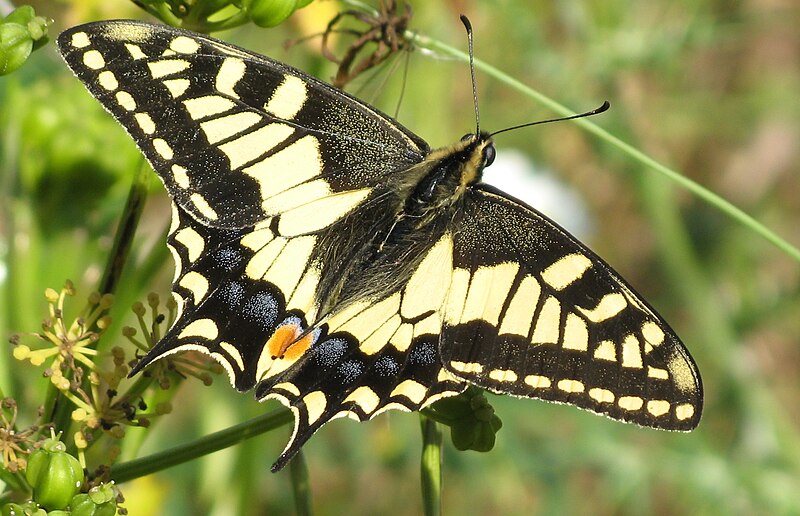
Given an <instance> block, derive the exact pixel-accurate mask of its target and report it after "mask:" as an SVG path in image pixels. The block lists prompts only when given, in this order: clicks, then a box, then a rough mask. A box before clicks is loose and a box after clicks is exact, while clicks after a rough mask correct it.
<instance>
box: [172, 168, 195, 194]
mask: <svg viewBox="0 0 800 516" xmlns="http://www.w3.org/2000/svg"><path fill="white" fill-rule="evenodd" d="M172 179H174V180H175V184H177V185H178V186H180V187H181V188H189V186H191V181H190V180H189V174H188V170H186V168H185V167H182V166H180V165H172Z"/></svg>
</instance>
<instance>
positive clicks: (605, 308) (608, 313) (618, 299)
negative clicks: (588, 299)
mask: <svg viewBox="0 0 800 516" xmlns="http://www.w3.org/2000/svg"><path fill="white" fill-rule="evenodd" d="M626 306H628V301H627V300H626V299H625V296H623V295H622V294H620V293H619V292H613V293H611V294H606V295H605V296H603V297H602V298H601V299H600V301H599V302H598V303H597V306H595V307H594V308H591V309H587V308H581V307H578V310H580V311H581V313H583V315H585V316H586V317H587V318H588V319H589V320H590V321H592V322H595V323H599V322H602V321H605V320H608V319H611V318H612V317H614V316H615V315H617V314H619V313H620V312H621V311H623V310H624V309H625V307H626Z"/></svg>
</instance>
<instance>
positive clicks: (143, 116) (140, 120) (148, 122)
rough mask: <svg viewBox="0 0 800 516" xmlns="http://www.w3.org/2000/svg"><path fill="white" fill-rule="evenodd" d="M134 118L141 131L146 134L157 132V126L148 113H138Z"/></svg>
mask: <svg viewBox="0 0 800 516" xmlns="http://www.w3.org/2000/svg"><path fill="white" fill-rule="evenodd" d="M133 118H135V119H136V123H137V124H139V129H141V130H142V132H143V133H144V134H153V133H154V132H156V124H155V122H153V119H152V118H150V115H148V114H147V113H136V114H135V115H133Z"/></svg>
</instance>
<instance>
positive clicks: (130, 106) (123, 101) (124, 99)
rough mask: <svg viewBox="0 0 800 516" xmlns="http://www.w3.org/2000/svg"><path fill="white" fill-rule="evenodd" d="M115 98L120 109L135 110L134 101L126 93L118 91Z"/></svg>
mask: <svg viewBox="0 0 800 516" xmlns="http://www.w3.org/2000/svg"><path fill="white" fill-rule="evenodd" d="M115 98H116V99H117V104H119V105H120V107H121V108H122V109H124V110H126V111H134V110H135V109H136V101H135V100H133V97H132V96H131V94H130V93H128V92H127V91H118V92H117V94H116V96H115Z"/></svg>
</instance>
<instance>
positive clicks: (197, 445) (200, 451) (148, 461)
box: [111, 409, 293, 483]
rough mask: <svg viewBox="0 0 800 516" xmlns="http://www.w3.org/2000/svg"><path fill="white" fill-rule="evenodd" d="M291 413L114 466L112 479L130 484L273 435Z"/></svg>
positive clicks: (271, 415) (270, 416) (259, 419)
mask: <svg viewBox="0 0 800 516" xmlns="http://www.w3.org/2000/svg"><path fill="white" fill-rule="evenodd" d="M292 420H293V416H292V413H291V412H289V411H288V410H283V409H281V410H274V411H272V412H269V413H267V414H264V415H262V416H259V417H256V418H253V419H251V420H250V421H245V422H244V423H241V424H238V425H235V426H232V427H230V428H226V429H224V430H220V431H218V432H214V433H213V434H209V435H206V436H204V437H201V438H200V439H196V440H194V441H191V442H188V443H185V444H181V445H178V446H175V447H173V448H170V449H168V450H164V451H160V452H158V453H154V454H152V455H148V456H146V457H140V458H138V459H134V460H131V461H128V462H123V463H122V464H117V465H114V466H112V467H111V478H112V479H113V480H114V481H115V482H117V483H122V482H127V481H129V480H133V479H134V478H139V477H143V476H145V475H150V474H152V473H155V472H157V471H161V470H164V469H167V468H171V467H172V466H177V465H178V464H183V463H184V462H188V461H190V460H193V459H196V458H198V457H202V456H203V455H208V454H209V453H213V452H215V451H219V450H222V449H224V448H228V447H229V446H233V445H234V444H237V443H240V442H242V441H244V440H246V439H250V438H251V437H255V436H257V435H260V434H263V433H265V432H269V431H270V430H274V429H275V428H278V427H280V426H283V425H286V424H288V423H290V422H292ZM265 469H266V468H265Z"/></svg>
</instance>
